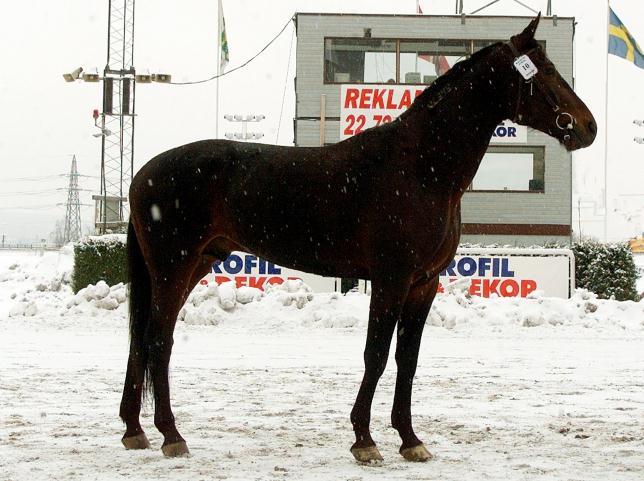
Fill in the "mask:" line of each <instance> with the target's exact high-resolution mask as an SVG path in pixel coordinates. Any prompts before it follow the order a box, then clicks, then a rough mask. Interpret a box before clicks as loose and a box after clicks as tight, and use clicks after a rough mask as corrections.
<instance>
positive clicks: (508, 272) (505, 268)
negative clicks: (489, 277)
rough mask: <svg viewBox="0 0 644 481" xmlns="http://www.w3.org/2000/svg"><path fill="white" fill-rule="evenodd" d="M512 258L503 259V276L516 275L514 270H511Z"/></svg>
mask: <svg viewBox="0 0 644 481" xmlns="http://www.w3.org/2000/svg"><path fill="white" fill-rule="evenodd" d="M509 264H510V259H507V258H506V259H501V275H502V276H503V277H514V271H511V270H510V265H509Z"/></svg>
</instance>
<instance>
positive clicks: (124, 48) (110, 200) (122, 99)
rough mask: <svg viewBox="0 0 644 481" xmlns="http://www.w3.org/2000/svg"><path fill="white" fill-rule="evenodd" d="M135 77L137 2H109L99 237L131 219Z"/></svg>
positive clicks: (99, 199) (98, 202)
mask: <svg viewBox="0 0 644 481" xmlns="http://www.w3.org/2000/svg"><path fill="white" fill-rule="evenodd" d="M134 76H135V71H134V0H110V2H109V16H108V28H107V63H106V64H105V69H104V71H103V111H102V112H101V114H100V122H101V129H102V135H101V136H100V137H101V186H100V189H101V190H100V195H99V196H93V199H94V200H95V201H96V203H97V205H96V214H97V219H96V227H97V230H98V232H99V233H100V234H105V233H106V232H107V231H108V230H111V231H122V230H123V229H124V228H125V226H126V225H127V219H128V217H129V206H128V205H127V194H128V190H129V187H130V182H131V181H132V175H133V172H134V116H135V101H134V99H135V79H134ZM107 132H109V135H108V134H107Z"/></svg>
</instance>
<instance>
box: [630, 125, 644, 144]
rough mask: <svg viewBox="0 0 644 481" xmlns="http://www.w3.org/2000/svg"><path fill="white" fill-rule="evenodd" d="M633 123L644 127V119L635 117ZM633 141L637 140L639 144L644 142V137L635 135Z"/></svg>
mask: <svg viewBox="0 0 644 481" xmlns="http://www.w3.org/2000/svg"><path fill="white" fill-rule="evenodd" d="M633 123H634V124H635V125H639V126H640V127H644V120H639V119H635V120H633ZM633 141H634V142H637V143H638V144H644V137H635V138H634V139H633Z"/></svg>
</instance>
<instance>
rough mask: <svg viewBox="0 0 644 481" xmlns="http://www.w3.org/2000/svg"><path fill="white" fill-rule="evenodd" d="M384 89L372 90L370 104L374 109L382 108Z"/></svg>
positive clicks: (383, 104)
mask: <svg viewBox="0 0 644 481" xmlns="http://www.w3.org/2000/svg"><path fill="white" fill-rule="evenodd" d="M384 96H385V90H382V89H374V91H373V100H372V101H371V106H372V107H373V108H374V109H384V108H385V99H384Z"/></svg>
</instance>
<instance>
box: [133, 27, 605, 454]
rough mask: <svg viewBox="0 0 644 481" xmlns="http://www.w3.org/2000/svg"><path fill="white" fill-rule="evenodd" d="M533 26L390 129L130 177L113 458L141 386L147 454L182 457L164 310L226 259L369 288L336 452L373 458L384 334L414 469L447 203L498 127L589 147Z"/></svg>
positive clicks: (452, 239) (446, 237)
mask: <svg viewBox="0 0 644 481" xmlns="http://www.w3.org/2000/svg"><path fill="white" fill-rule="evenodd" d="M538 23H539V18H536V19H535V20H534V21H532V22H531V23H530V25H529V26H528V27H527V28H526V29H525V30H524V31H523V32H522V33H520V34H519V35H516V36H514V37H512V39H511V40H510V41H509V42H507V43H497V44H494V45H491V46H489V47H487V48H485V49H483V50H481V51H479V52H477V53H475V54H474V55H472V57H471V58H469V59H467V60H464V61H462V62H460V63H458V64H457V65H455V66H454V67H453V68H452V69H451V71H450V72H449V73H447V74H445V75H443V76H442V77H440V78H439V79H438V80H436V81H435V82H434V84H433V85H432V86H430V87H429V88H427V89H426V90H425V92H424V93H422V94H421V95H420V96H419V97H418V98H417V99H416V101H415V102H414V103H413V105H412V106H411V107H410V108H409V110H408V111H407V112H405V113H404V114H402V115H401V116H400V117H399V118H398V119H396V120H395V121H393V122H391V123H390V124H387V125H383V126H380V127H377V128H373V129H369V130H367V131H365V132H363V133H362V134H360V135H357V136H356V137H353V138H350V139H348V140H345V141H344V142H340V143H338V144H335V145H331V146H327V147H321V148H293V147H279V146H270V145H261V144H245V143H236V142H229V141H222V140H205V141H201V142H195V143H192V144H188V145H184V146H182V147H178V148H175V149H172V150H170V151H168V152H165V153H163V154H161V155H158V156H157V157H155V158H154V159H152V160H151V161H150V162H148V163H147V164H146V165H145V166H144V167H143V168H142V169H141V170H140V171H139V172H138V174H137V175H136V177H135V178H134V180H133V182H132V185H131V188H130V204H131V217H130V224H129V229H128V239H127V249H128V261H129V267H130V281H131V283H130V334H131V347H130V355H129V360H128V366H127V374H126V378H125V388H124V391H123V400H122V402H121V411H120V415H121V418H122V419H123V421H124V422H125V424H126V426H127V430H126V432H125V435H124V436H123V444H124V445H125V446H126V447H127V448H147V447H149V443H148V440H147V438H146V436H145V434H144V432H143V429H142V428H141V424H140V423H139V413H140V410H141V396H142V392H143V390H144V386H145V380H146V379H147V382H148V383H149V385H150V387H151V388H152V390H153V393H154V403H155V414H154V424H155V425H156V427H157V428H158V429H159V431H161V433H162V434H163V436H164V438H165V439H164V442H163V446H162V450H163V453H164V454H165V455H166V456H178V455H183V454H187V453H188V447H187V445H186V443H185V441H184V439H183V438H182V437H181V435H180V434H179V431H177V428H176V426H175V419H174V416H173V414H172V410H171V407H170V389H169V384H168V363H169V361H170V354H171V350H172V344H173V339H172V336H173V331H174V327H175V323H176V319H177V313H178V312H179V310H180V308H181V306H182V305H183V303H184V302H185V300H186V297H187V296H188V293H189V292H190V290H191V289H192V288H193V287H194V286H195V284H196V283H197V282H198V281H199V280H200V279H201V278H202V277H203V276H204V275H205V274H206V273H207V272H208V271H209V270H210V268H211V266H212V264H213V263H214V262H215V261H216V260H223V259H226V257H227V256H228V255H229V254H230V252H231V251H233V250H241V251H246V252H251V253H254V254H257V255H259V256H261V257H263V258H265V259H268V260H270V261H272V262H275V263H278V264H280V265H284V266H289V267H292V268H295V269H299V270H302V271H308V272H313V273H317V274H321V275H327V276H335V277H351V278H362V279H371V282H372V294H371V305H370V308H369V327H368V330H367V342H366V347H365V351H364V363H365V373H364V377H363V379H362V384H361V385H360V390H359V392H358V396H357V399H356V402H355V405H354V407H353V410H352V411H351V422H352V424H353V429H354V431H355V435H356V442H355V443H354V444H353V446H352V448H351V452H352V453H353V455H354V456H355V458H356V459H357V460H358V461H361V462H369V461H377V460H380V459H382V458H381V456H380V453H379V452H378V449H377V448H376V444H375V442H374V441H373V439H372V438H371V434H370V432H369V421H370V416H371V414H370V411H371V402H372V399H373V395H374V391H375V389H376V384H377V383H378V379H379V378H380V376H381V374H382V373H383V371H384V369H385V365H386V363H387V357H388V353H389V346H390V343H391V339H392V337H393V333H394V331H395V332H396V333H397V336H396V340H397V342H396V355H395V357H396V363H397V366H398V373H397V378H396V390H395V395H394V400H393V410H392V413H391V422H392V425H393V427H394V428H395V429H397V430H398V432H399V433H400V437H401V438H402V446H401V448H400V453H401V454H402V455H403V456H404V457H405V458H406V459H409V460H411V461H426V460H427V459H430V457H431V455H430V454H429V452H428V451H427V450H426V449H425V447H424V446H423V443H422V442H421V441H420V439H418V437H417V436H416V434H415V433H414V430H413V428H412V418H411V408H410V405H411V393H412V381H413V378H414V373H415V371H416V362H417V359H418V350H419V346H420V341H421V336H422V332H423V326H424V325H425V320H426V318H427V314H428V312H429V309H430V306H431V304H432V301H433V299H434V296H435V294H436V289H437V285H438V274H439V272H440V271H441V270H442V269H443V268H445V266H447V265H448V263H449V262H450V261H451V259H452V257H453V256H454V253H455V250H456V247H457V245H458V242H459V237H460V202H461V197H462V195H463V192H464V191H465V190H466V189H467V187H468V185H470V183H471V182H472V178H473V177H474V174H475V173H476V170H477V168H478V166H479V162H480V161H481V158H482V157H483V155H484V153H485V151H486V149H487V147H488V144H489V142H490V138H491V136H492V133H493V132H494V129H495V127H496V126H497V125H498V124H499V123H500V122H501V121H503V120H504V119H513V120H515V121H516V122H518V123H520V124H523V125H528V126H531V127H533V128H535V129H538V130H541V131H542V132H545V133H547V134H549V135H551V136H553V137H555V138H557V139H559V140H560V141H561V143H562V144H563V145H564V146H565V148H567V149H568V150H574V149H579V148H582V147H586V146H588V145H590V144H591V143H592V142H593V140H594V138H595V133H596V124H595V121H594V119H593V116H592V114H591V113H590V112H589V110H588V109H587V108H586V106H585V105H584V103H583V102H582V101H581V100H580V99H579V98H578V97H577V96H576V95H575V93H574V92H573V91H572V89H571V88H570V87H569V86H568V84H567V83H566V82H565V81H564V80H563V79H562V78H561V76H560V75H559V73H558V72H557V70H556V69H555V67H554V65H553V64H552V63H551V62H550V61H549V60H548V58H547V57H546V54H545V52H544V51H543V50H542V48H541V47H540V46H539V44H538V43H537V42H536V41H535V40H534V33H535V30H536V28H537V25H538ZM522 55H526V56H527V57H529V59H531V61H532V63H533V64H534V65H535V66H536V67H537V69H538V73H537V74H536V76H534V77H532V78H529V79H527V80H526V79H525V78H524V77H523V76H522V75H521V74H520V73H519V70H518V68H517V67H515V66H514V62H515V59H517V58H518V57H520V56H522ZM519 68H522V67H519ZM528 76H529V75H528Z"/></svg>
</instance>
